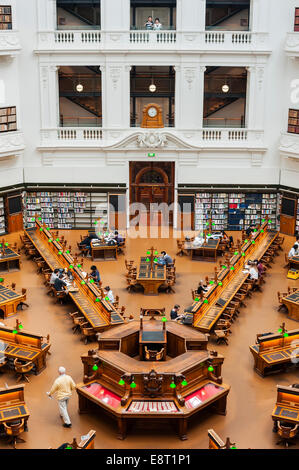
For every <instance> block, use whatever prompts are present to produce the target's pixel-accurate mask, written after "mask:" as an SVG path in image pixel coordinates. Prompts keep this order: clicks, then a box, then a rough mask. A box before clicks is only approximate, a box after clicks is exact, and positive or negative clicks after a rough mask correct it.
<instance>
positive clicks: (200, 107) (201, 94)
mask: <svg viewBox="0 0 299 470" xmlns="http://www.w3.org/2000/svg"><path fill="white" fill-rule="evenodd" d="M206 70H207V67H206V66H205V65H200V66H199V101H198V112H199V119H200V123H199V128H202V127H203V105H204V96H205V71H206Z"/></svg>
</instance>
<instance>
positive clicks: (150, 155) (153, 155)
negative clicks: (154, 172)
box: [147, 153, 156, 157]
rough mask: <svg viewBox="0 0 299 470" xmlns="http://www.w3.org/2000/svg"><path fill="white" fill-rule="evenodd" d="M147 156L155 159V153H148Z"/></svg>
mask: <svg viewBox="0 0 299 470" xmlns="http://www.w3.org/2000/svg"><path fill="white" fill-rule="evenodd" d="M147 156H148V157H155V156H156V154H155V153H148V154H147Z"/></svg>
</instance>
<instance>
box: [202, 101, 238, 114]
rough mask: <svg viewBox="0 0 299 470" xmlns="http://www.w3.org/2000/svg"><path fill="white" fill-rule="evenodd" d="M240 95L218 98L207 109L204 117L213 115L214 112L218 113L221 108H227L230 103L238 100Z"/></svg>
mask: <svg viewBox="0 0 299 470" xmlns="http://www.w3.org/2000/svg"><path fill="white" fill-rule="evenodd" d="M238 99H239V97H238V98H237V97H228V98H224V99H217V101H216V102H215V103H214V104H212V105H211V106H210V108H209V109H208V110H207V111H206V113H205V114H204V118H207V117H209V116H211V115H212V114H214V113H216V112H217V111H220V109H223V108H225V107H226V106H229V105H230V104H232V103H234V102H235V101H237V100H238Z"/></svg>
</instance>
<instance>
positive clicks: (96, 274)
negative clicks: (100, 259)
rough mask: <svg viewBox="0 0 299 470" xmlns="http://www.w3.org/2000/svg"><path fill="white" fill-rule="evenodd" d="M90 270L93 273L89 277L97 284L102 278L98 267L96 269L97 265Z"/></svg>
mask: <svg viewBox="0 0 299 470" xmlns="http://www.w3.org/2000/svg"><path fill="white" fill-rule="evenodd" d="M90 269H91V271H90V274H89V276H90V277H91V278H92V279H94V280H95V282H97V283H98V282H100V280H101V276H100V273H99V271H98V269H97V267H96V266H95V265H93V266H91V267H90Z"/></svg>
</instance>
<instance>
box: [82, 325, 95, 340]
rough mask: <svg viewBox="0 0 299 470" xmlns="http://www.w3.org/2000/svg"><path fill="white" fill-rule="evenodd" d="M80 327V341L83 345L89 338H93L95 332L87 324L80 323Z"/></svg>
mask: <svg viewBox="0 0 299 470" xmlns="http://www.w3.org/2000/svg"><path fill="white" fill-rule="evenodd" d="M80 326H81V335H82V340H83V341H84V344H87V343H88V340H89V338H91V337H92V336H95V331H94V329H93V327H92V326H91V324H90V323H88V322H85V323H81V325H80Z"/></svg>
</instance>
